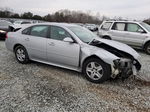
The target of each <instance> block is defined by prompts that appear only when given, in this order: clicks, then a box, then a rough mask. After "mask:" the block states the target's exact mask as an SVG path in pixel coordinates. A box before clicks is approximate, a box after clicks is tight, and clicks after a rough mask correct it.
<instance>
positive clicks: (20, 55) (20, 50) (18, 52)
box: [15, 46, 29, 64]
mask: <svg viewBox="0 0 150 112" xmlns="http://www.w3.org/2000/svg"><path fill="white" fill-rule="evenodd" d="M15 56H16V59H17V61H18V62H19V63H22V64H26V63H28V62H29V56H28V53H27V51H26V49H25V48H24V47H23V46H17V47H16V48H15Z"/></svg>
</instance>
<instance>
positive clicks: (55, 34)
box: [50, 26, 71, 40]
mask: <svg viewBox="0 0 150 112" xmlns="http://www.w3.org/2000/svg"><path fill="white" fill-rule="evenodd" d="M66 37H71V35H70V34H69V33H68V32H67V31H66V30H64V29H63V28H61V27H57V26H51V32H50V38H51V39H55V40H63V39H64V38H66Z"/></svg>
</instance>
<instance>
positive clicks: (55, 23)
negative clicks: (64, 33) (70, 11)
mask: <svg viewBox="0 0 150 112" xmlns="http://www.w3.org/2000/svg"><path fill="white" fill-rule="evenodd" d="M34 25H55V26H61V27H71V26H79V25H76V24H71V23H57V22H44V23H35V24H24V25H22V28H26V27H30V26H34Z"/></svg>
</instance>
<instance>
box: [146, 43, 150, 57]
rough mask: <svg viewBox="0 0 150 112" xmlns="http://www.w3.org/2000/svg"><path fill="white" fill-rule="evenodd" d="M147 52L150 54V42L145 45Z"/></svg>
mask: <svg viewBox="0 0 150 112" xmlns="http://www.w3.org/2000/svg"><path fill="white" fill-rule="evenodd" d="M145 52H146V53H147V54H149V55H150V42H149V43H147V44H146V45H145Z"/></svg>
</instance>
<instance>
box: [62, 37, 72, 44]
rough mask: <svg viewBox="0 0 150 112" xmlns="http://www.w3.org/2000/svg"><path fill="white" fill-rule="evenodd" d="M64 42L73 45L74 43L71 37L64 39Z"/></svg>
mask: <svg viewBox="0 0 150 112" xmlns="http://www.w3.org/2000/svg"><path fill="white" fill-rule="evenodd" d="M63 41H64V42H69V43H73V42H74V41H73V39H72V38H70V37H66V38H64V40H63Z"/></svg>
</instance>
